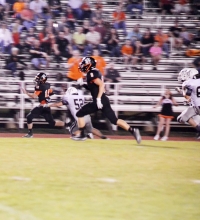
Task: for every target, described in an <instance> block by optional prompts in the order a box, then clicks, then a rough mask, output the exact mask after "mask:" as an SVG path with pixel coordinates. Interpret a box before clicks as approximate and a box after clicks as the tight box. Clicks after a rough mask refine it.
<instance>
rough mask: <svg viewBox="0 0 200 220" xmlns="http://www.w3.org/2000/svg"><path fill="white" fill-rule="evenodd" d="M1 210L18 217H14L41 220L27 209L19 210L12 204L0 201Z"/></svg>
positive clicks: (20, 219) (21, 219)
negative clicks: (8, 204) (4, 203)
mask: <svg viewBox="0 0 200 220" xmlns="http://www.w3.org/2000/svg"><path fill="white" fill-rule="evenodd" d="M0 211H3V212H6V213H7V214H9V215H12V216H14V217H16V218H14V219H17V220H39V219H38V218H36V217H34V216H33V215H31V214H30V213H28V212H26V211H25V212H22V211H18V210H16V209H14V208H12V207H11V206H7V205H3V204H1V203H0ZM12 219H13V218H12Z"/></svg>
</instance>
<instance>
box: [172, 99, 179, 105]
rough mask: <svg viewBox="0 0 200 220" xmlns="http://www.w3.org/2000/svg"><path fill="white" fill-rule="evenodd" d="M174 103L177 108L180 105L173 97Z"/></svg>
mask: <svg viewBox="0 0 200 220" xmlns="http://www.w3.org/2000/svg"><path fill="white" fill-rule="evenodd" d="M172 102H173V104H174V105H175V106H178V103H177V102H176V100H175V99H174V98H173V97H172Z"/></svg>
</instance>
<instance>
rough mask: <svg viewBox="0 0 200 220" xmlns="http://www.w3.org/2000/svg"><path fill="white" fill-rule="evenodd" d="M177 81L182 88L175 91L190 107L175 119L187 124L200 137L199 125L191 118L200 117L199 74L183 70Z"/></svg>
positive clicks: (191, 70)
mask: <svg viewBox="0 0 200 220" xmlns="http://www.w3.org/2000/svg"><path fill="white" fill-rule="evenodd" d="M178 81H179V82H182V88H181V89H180V88H178V87H177V88H176V90H177V91H178V92H179V93H182V95H183V96H184V97H185V98H186V100H187V102H188V103H190V106H189V107H188V108H187V109H185V110H184V111H183V112H182V113H181V114H180V115H179V116H178V117H177V121H178V122H180V123H189V124H190V125H191V126H192V127H194V128H196V130H197V132H198V133H199V135H200V124H197V122H196V121H195V120H194V118H193V117H194V116H197V115H200V74H199V72H198V71H197V70H196V69H194V68H184V69H182V70H181V71H180V72H179V74H178Z"/></svg>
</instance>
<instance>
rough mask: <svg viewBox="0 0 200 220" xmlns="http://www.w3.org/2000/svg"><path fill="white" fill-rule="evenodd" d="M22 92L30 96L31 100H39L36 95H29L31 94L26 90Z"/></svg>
mask: <svg viewBox="0 0 200 220" xmlns="http://www.w3.org/2000/svg"><path fill="white" fill-rule="evenodd" d="M22 92H23V93H24V94H26V95H28V96H29V97H30V98H32V99H35V98H37V94H35V93H29V92H27V91H26V89H24V88H22Z"/></svg>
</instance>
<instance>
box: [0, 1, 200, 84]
mask: <svg viewBox="0 0 200 220" xmlns="http://www.w3.org/2000/svg"><path fill="white" fill-rule="evenodd" d="M159 5H160V7H161V13H163V14H178V13H182V12H184V13H186V14H190V12H191V11H192V10H193V9H192V7H190V6H189V4H188V1H187V0H178V1H173V0H160V1H159ZM197 5H198V1H197ZM113 7H115V10H114V12H113V13H112V22H108V21H107V18H106V17H105V16H104V14H103V9H102V8H103V5H102V3H101V1H98V2H97V3H96V4H93V5H91V3H90V1H88V0H69V1H68V5H66V7H62V6H61V2H60V0H48V1H45V0H32V1H30V2H29V1H28V0H24V1H23V0H17V1H16V2H15V1H13V0H12V1H11V0H9V1H8V3H5V2H4V1H0V20H2V22H1V26H0V50H1V53H6V54H10V57H9V59H7V60H6V65H5V67H6V68H7V69H9V70H11V71H12V73H13V75H15V73H16V69H17V63H22V62H21V59H20V58H19V57H23V54H29V55H30V62H31V64H32V67H33V68H35V69H37V70H39V69H41V68H42V67H48V66H49V65H50V64H51V59H53V60H55V61H56V63H57V67H59V66H60V65H59V64H60V63H61V62H62V61H63V60H67V67H68V68H69V71H68V73H67V77H68V78H69V80H74V79H76V78H77V77H80V73H78V72H77V71H75V69H76V68H77V66H78V62H79V61H80V57H82V56H87V55H91V56H94V57H95V59H96V60H97V65H98V67H99V68H101V71H102V74H103V75H105V74H106V63H105V60H104V59H103V57H102V55H103V53H104V52H105V51H107V53H108V54H109V55H110V57H118V58H120V57H121V58H122V59H123V61H124V63H125V64H126V65H125V67H126V68H127V69H129V68H131V69H137V68H138V64H139V63H141V65H140V67H139V68H142V66H143V64H144V63H145V62H146V60H147V58H148V57H151V59H152V64H153V67H152V68H153V70H156V69H157V65H158V63H159V61H160V59H161V58H162V56H166V57H167V58H168V57H169V56H170V45H172V46H173V47H174V48H176V49H177V50H181V48H182V47H183V46H185V47H186V48H187V47H189V46H190V45H191V42H192V41H193V40H194V39H195V35H194V34H193V33H191V32H190V31H189V30H187V27H185V26H180V24H179V22H178V20H176V21H175V23H174V25H173V26H172V27H170V29H169V30H168V31H167V32H166V31H165V33H164V31H163V30H162V28H158V29H157V30H156V33H155V32H154V33H152V31H151V30H150V28H147V29H146V30H145V31H144V30H142V29H141V27H140V25H139V24H136V25H135V26H134V27H133V29H132V30H131V31H127V28H126V17H127V15H130V16H131V18H132V19H134V18H135V17H136V14H137V15H138V18H141V19H142V15H143V9H144V3H143V1H142V0H121V1H119V2H118V4H115V5H113ZM92 8H95V10H92ZM9 17H11V18H12V20H13V21H12V23H6V21H7V18H9ZM38 24H41V25H42V26H43V27H44V28H43V29H42V30H40V31H38V30H36V27H37V25H38ZM119 30H122V39H121V40H120V37H119V34H118V33H119ZM199 36H200V35H199ZM22 64H23V65H24V66H27V65H26V64H24V63H22ZM27 68H28V67H27ZM111 69H112V68H111ZM74 74H75V75H76V76H75V75H74Z"/></svg>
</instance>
